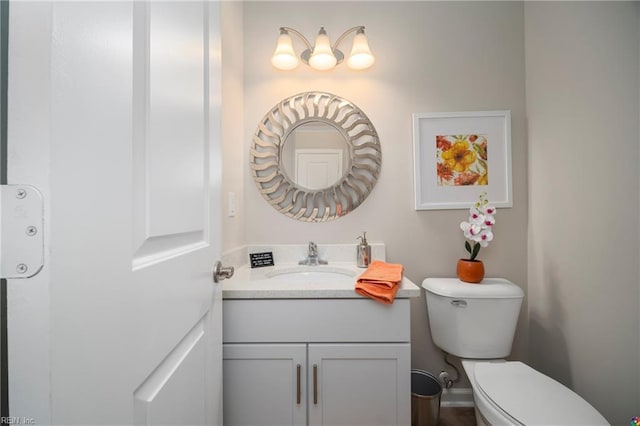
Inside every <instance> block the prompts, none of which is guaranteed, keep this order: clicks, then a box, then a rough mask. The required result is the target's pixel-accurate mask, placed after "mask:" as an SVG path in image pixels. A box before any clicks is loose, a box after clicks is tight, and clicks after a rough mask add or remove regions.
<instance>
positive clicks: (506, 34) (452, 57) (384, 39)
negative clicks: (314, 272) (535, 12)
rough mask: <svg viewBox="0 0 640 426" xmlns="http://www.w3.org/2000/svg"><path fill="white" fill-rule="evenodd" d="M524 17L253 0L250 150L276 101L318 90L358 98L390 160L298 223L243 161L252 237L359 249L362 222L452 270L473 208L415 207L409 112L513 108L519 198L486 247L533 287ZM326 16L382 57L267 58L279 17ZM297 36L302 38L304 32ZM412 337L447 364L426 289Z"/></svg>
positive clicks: (411, 268) (305, 26)
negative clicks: (352, 65)
mask: <svg viewBox="0 0 640 426" xmlns="http://www.w3.org/2000/svg"><path fill="white" fill-rule="evenodd" d="M523 23H524V16H523V4H522V3H517V2H495V3H494V2H406V3H402V2H395V1H394V2H353V3H348V2H330V3H329V2H306V1H305V2H281V3H278V2H263V1H260V2H246V3H245V4H244V55H245V56H244V111H245V114H244V125H245V132H244V141H243V144H244V148H243V149H245V151H248V149H249V146H250V141H251V137H252V135H253V133H254V131H255V128H256V126H257V124H258V122H259V121H260V120H261V119H262V117H263V116H264V115H265V114H266V113H267V112H268V111H269V110H270V109H271V108H272V107H273V106H274V105H275V104H276V103H277V102H279V101H280V100H281V99H283V98H286V97H288V96H291V95H294V94H297V93H300V92H304V91H310V90H322V91H328V92H331V93H335V94H337V95H339V96H342V97H344V98H346V99H349V100H350V101H352V102H354V103H355V104H356V105H357V106H359V107H360V108H361V109H362V110H363V111H364V112H365V113H366V114H367V115H368V116H369V118H370V119H371V120H372V122H373V123H374V125H375V127H376V130H377V131H378V133H379V136H380V142H381V146H382V172H381V175H380V179H379V181H378V183H377V185H376V187H375V188H374V190H373V192H372V194H371V195H370V196H369V198H367V200H366V201H365V202H364V203H363V204H362V205H361V206H360V207H358V208H357V209H356V210H355V211H354V212H352V213H350V214H348V215H347V216H345V217H343V218H340V219H339V220H336V221H332V222H328V223H312V224H309V223H302V222H297V221H294V220H292V219H290V218H287V217H285V216H284V215H282V214H280V213H278V212H277V211H276V210H275V209H273V208H272V207H271V206H269V205H268V204H267V202H266V201H265V200H264V199H263V198H262V196H261V195H260V194H259V193H258V191H257V190H256V188H255V184H254V183H253V181H252V180H251V176H250V173H249V171H248V169H247V170H246V171H245V179H246V181H245V185H246V191H245V197H246V199H245V206H244V210H243V213H244V215H245V216H244V217H245V222H246V239H247V243H304V242H306V241H308V240H313V241H316V242H317V243H319V244H323V243H354V251H355V243H356V237H357V236H358V235H359V234H360V233H361V232H362V231H365V230H366V231H367V237H369V238H370V240H371V241H373V242H379V241H382V242H385V243H386V244H387V255H388V260H389V261H392V262H401V263H403V264H404V265H405V267H406V275H407V276H408V277H409V278H410V279H412V280H413V281H414V282H415V283H417V284H420V283H421V282H422V280H423V279H425V278H427V277H438V276H447V277H451V276H455V264H456V261H457V259H458V258H460V257H464V255H465V253H466V252H465V251H464V247H463V244H464V238H463V236H462V232H461V231H460V229H459V223H460V221H462V220H466V217H467V214H468V212H467V211H466V210H450V211H420V212H417V211H415V210H414V208H413V172H412V168H413V165H412V162H413V154H412V143H413V142H412V121H411V120H412V118H411V114H412V113H414V112H435V111H442V112H447V111H476V110H499V109H500V110H501V109H508V110H511V112H512V144H513V187H514V191H513V193H514V207H513V208H512V209H501V210H500V211H499V212H498V215H497V220H498V223H497V225H496V229H495V231H496V239H495V240H494V242H493V243H492V245H491V246H489V247H488V248H487V249H483V250H482V251H481V253H480V257H481V258H482V259H483V260H484V261H485V266H486V269H487V274H488V276H502V277H506V278H508V279H510V280H512V281H514V282H516V283H517V284H518V285H520V286H522V287H523V288H524V289H525V290H526V286H527V281H526V279H527V275H526V235H527V234H526V226H527V225H526V223H527V184H526V179H527V161H526V144H525V112H524V111H525V91H524V89H525V80H524V75H525V73H524V39H523V35H524V31H523ZM321 25H324V26H325V28H326V30H327V32H328V33H329V36H330V37H331V38H332V40H335V39H336V38H337V37H338V36H339V35H340V34H341V33H342V31H344V30H346V29H348V28H350V27H352V26H355V25H365V26H366V32H367V35H368V37H369V42H370V45H371V48H372V50H373V52H374V53H375V54H376V57H377V62H376V64H375V65H374V66H373V68H371V69H370V70H368V71H365V72H354V71H350V70H349V69H348V68H347V67H346V66H345V65H341V66H339V67H338V68H337V69H336V70H334V71H332V72H329V73H320V72H317V71H313V70H311V69H310V68H308V67H306V66H304V65H303V66H301V67H300V68H298V69H297V70H295V71H292V72H284V71H278V70H275V69H274V68H273V67H272V66H271V64H270V62H269V60H270V56H271V54H272V53H273V49H274V48H275V42H276V38H277V36H278V28H279V27H280V26H290V27H293V28H296V29H298V30H299V31H301V32H302V33H303V34H305V35H307V36H308V37H309V38H311V39H312V40H313V38H314V37H315V34H316V33H317V31H318V29H319V27H320V26H321ZM349 41H350V40H349ZM295 43H297V42H295ZM296 46H297V48H299V49H300V50H301V47H302V45H301V43H300V44H297V45H296ZM349 48H350V46H348V45H347V46H346V47H345V49H349ZM225 163H226V161H225ZM525 319H526V309H523V314H522V319H521V325H520V327H519V330H520V331H519V333H518V340H517V342H516V344H515V350H514V355H515V356H518V357H525V356H526V349H525V344H526V339H525V337H526V334H525V333H524V330H525V329H526V327H525ZM412 343H413V347H412V364H413V365H414V367H417V368H425V369H427V370H430V371H432V372H435V373H437V372H439V371H440V369H441V368H442V367H443V366H444V364H443V362H442V353H441V352H440V351H439V350H438V349H436V348H435V347H434V346H433V344H432V342H431V338H430V335H429V331H428V324H427V318H426V308H425V301H424V298H419V299H414V301H413V303H412Z"/></svg>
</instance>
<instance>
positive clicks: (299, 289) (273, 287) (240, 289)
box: [222, 262, 420, 299]
mask: <svg viewBox="0 0 640 426" xmlns="http://www.w3.org/2000/svg"><path fill="white" fill-rule="evenodd" d="M302 268H308V270H309V271H310V272H313V271H314V270H323V271H332V270H334V271H337V270H340V271H349V272H351V274H352V275H350V276H348V275H344V276H339V277H337V278H336V279H330V280H329V279H322V278H318V279H316V280H314V279H313V278H312V279H300V278H295V279H294V278H293V276H292V275H280V276H274V277H272V278H268V275H269V274H271V273H273V272H275V271H278V270H282V269H296V270H303V269H302ZM364 271H365V269H364V268H358V267H357V266H355V265H354V264H353V263H350V262H330V264H329V265H321V266H299V265H298V264H296V263H284V264H278V266H275V267H274V266H267V267H262V268H254V269H251V268H249V266H248V265H243V266H241V267H240V268H238V269H237V270H236V271H235V274H234V276H233V278H231V279H228V280H225V281H223V282H222V297H223V298H224V299H359V298H363V296H360V295H359V294H357V293H356V292H355V283H356V280H357V279H358V277H359V276H360V274H362V273H363V272H364ZM316 276H317V274H316ZM419 296H420V287H418V286H417V285H415V284H414V283H413V282H412V281H411V280H409V279H408V278H406V277H404V278H403V279H402V282H401V283H400V288H399V289H398V292H397V293H396V298H410V297H419Z"/></svg>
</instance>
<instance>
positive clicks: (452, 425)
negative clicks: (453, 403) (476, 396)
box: [438, 407, 476, 426]
mask: <svg viewBox="0 0 640 426" xmlns="http://www.w3.org/2000/svg"><path fill="white" fill-rule="evenodd" d="M438 424H439V426H476V415H475V413H474V411H473V407H440V422H439V423H438Z"/></svg>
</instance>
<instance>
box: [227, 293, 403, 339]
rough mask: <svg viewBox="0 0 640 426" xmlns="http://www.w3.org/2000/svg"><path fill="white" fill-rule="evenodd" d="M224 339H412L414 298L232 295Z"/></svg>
mask: <svg viewBox="0 0 640 426" xmlns="http://www.w3.org/2000/svg"><path fill="white" fill-rule="evenodd" d="M223 315H224V321H223V340H224V342H226V343H250V342H273V343H280V342H282V343H285V342H409V340H410V305H409V299H396V300H395V302H394V303H393V304H392V305H383V304H381V303H376V302H373V301H371V300H368V299H268V300H267V299H260V300H257V299H243V300H238V299H231V300H225V301H224V302H223Z"/></svg>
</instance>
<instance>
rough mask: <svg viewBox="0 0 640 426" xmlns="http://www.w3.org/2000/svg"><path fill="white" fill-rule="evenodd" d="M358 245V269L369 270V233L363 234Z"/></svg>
mask: <svg viewBox="0 0 640 426" xmlns="http://www.w3.org/2000/svg"><path fill="white" fill-rule="evenodd" d="M358 238H359V239H360V244H358V268H367V267H368V266H369V264H370V263H371V246H370V245H369V243H367V233H366V232H363V233H362V235H361V236H358Z"/></svg>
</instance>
